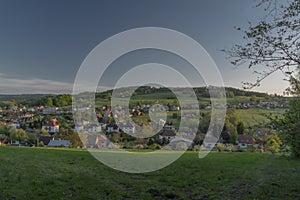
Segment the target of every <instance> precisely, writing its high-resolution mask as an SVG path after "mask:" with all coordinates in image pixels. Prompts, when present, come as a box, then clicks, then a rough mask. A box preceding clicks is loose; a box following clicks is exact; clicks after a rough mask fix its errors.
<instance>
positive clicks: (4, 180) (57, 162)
mask: <svg viewBox="0 0 300 200" xmlns="http://www.w3.org/2000/svg"><path fill="white" fill-rule="evenodd" d="M0 177H1V178H0V199H299V198H300V191H299V188H300V161H298V160H291V159H288V158H286V157H282V156H274V155H271V154H259V153H210V154H209V155H208V156H207V157H205V158H204V159H198V155H197V153H192V152H188V153H186V154H185V155H184V156H182V157H181V158H180V159H179V160H177V161H176V162H174V163H173V164H172V165H170V166H168V167H166V168H164V169H162V170H159V171H156V172H151V173H146V174H128V173H123V172H119V171H116V170H113V169H110V168H108V167H106V166H105V165H103V164H101V163H100V162H98V161H97V160H95V159H94V158H93V157H92V156H91V155H90V154H89V153H88V152H87V151H84V150H65V149H47V148H43V149H39V148H18V147H17V148H16V147H15V148H14V147H0Z"/></svg>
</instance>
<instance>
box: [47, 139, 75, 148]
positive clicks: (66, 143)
mask: <svg viewBox="0 0 300 200" xmlns="http://www.w3.org/2000/svg"><path fill="white" fill-rule="evenodd" d="M69 146H70V141H69V140H50V142H49V144H48V145H47V147H69Z"/></svg>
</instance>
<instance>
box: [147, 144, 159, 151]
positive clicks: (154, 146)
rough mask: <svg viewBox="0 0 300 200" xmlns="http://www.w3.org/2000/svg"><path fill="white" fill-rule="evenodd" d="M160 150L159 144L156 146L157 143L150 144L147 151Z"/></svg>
mask: <svg viewBox="0 0 300 200" xmlns="http://www.w3.org/2000/svg"><path fill="white" fill-rule="evenodd" d="M160 148H161V146H160V145H159V144H157V143H154V144H151V145H150V146H149V149H151V150H158V149H160Z"/></svg>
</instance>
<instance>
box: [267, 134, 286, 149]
mask: <svg viewBox="0 0 300 200" xmlns="http://www.w3.org/2000/svg"><path fill="white" fill-rule="evenodd" d="M281 144H282V142H281V140H280V138H279V137H278V136H277V135H276V134H273V135H269V136H268V137H267V147H268V149H269V150H270V151H271V152H272V153H273V154H274V153H278V152H279V150H280V145H281Z"/></svg>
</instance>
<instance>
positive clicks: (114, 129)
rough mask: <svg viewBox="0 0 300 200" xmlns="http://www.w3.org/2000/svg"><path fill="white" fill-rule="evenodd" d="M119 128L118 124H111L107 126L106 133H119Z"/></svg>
mask: <svg viewBox="0 0 300 200" xmlns="http://www.w3.org/2000/svg"><path fill="white" fill-rule="evenodd" d="M119 131H120V130H119V127H118V125H116V124H109V125H107V126H106V133H118V132H119Z"/></svg>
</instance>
